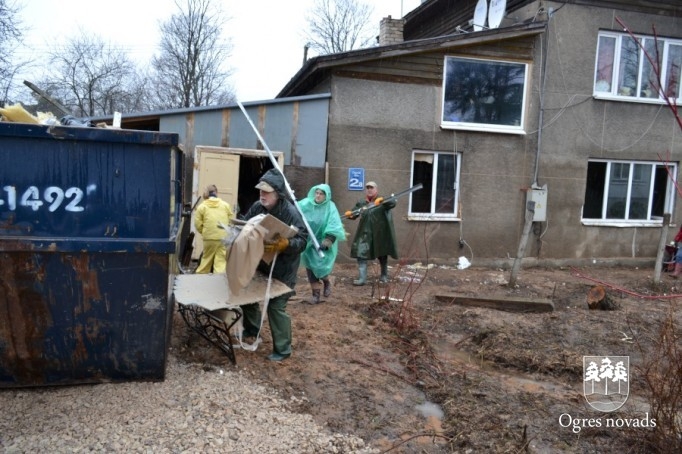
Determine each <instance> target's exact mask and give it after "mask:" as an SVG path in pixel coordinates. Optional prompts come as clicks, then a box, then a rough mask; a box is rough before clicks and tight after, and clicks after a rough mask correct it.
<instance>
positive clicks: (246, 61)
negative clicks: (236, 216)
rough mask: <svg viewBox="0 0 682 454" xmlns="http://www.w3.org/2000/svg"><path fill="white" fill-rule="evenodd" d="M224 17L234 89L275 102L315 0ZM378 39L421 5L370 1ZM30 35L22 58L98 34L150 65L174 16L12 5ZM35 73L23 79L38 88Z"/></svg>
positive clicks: (57, 0)
mask: <svg viewBox="0 0 682 454" xmlns="http://www.w3.org/2000/svg"><path fill="white" fill-rule="evenodd" d="M214 1H216V2H221V5H222V9H223V11H224V12H225V13H226V16H228V17H230V18H231V19H230V20H229V21H228V22H227V24H226V30H225V32H226V33H225V36H226V37H228V38H230V39H231V41H232V45H233V49H232V57H231V60H230V62H231V66H232V69H233V77H232V83H233V86H234V89H235V91H236V93H237V97H238V99H239V100H240V101H242V102H248V101H259V100H265V99H271V98H274V97H275V96H276V95H277V93H278V92H279V91H280V90H281V89H282V88H283V87H284V85H286V83H287V82H288V81H289V80H290V79H291V77H293V76H294V74H296V71H298V69H299V68H300V67H301V64H302V63H303V45H304V43H305V39H304V37H303V31H304V29H305V27H306V21H305V15H306V12H307V11H308V10H309V9H310V8H311V6H312V4H313V0H214ZM367 1H368V2H369V3H371V4H372V5H373V6H374V23H375V24H376V34H377V35H378V34H379V23H380V21H381V19H382V18H383V17H386V16H389V15H390V16H391V17H393V18H394V19H395V18H400V17H401V13H402V15H403V16H404V15H405V14H407V13H408V12H409V11H411V10H413V9H414V8H416V7H417V6H419V4H420V0H367ZM16 3H17V4H19V5H22V4H23V5H24V6H23V9H22V11H21V14H20V18H21V21H22V26H23V27H24V28H25V29H27V32H26V36H25V39H24V44H25V46H26V50H24V51H22V57H29V56H35V57H37V56H39V55H44V54H45V53H46V52H47V51H48V50H49V48H50V46H51V45H53V44H58V43H60V42H63V41H64V40H66V39H68V38H71V37H74V36H76V35H78V34H79V30H80V29H82V30H84V31H86V32H87V33H93V34H96V35H99V36H100V37H101V38H103V39H104V41H106V42H110V43H112V44H114V45H116V46H120V48H122V49H123V50H125V51H126V52H127V53H128V55H129V56H130V57H131V58H133V59H135V60H138V61H143V62H148V61H149V60H150V57H151V56H152V55H153V54H154V52H155V50H156V48H157V45H158V41H159V40H158V36H159V34H158V30H159V23H160V22H161V21H165V20H167V19H168V18H169V17H170V15H171V14H173V13H174V12H176V11H177V9H176V6H175V2H174V1H173V0H114V1H102V2H100V1H95V2H93V1H92V0H16ZM36 72H37V73H38V74H39V73H40V70H39V69H36V68H34V69H33V70H32V72H27V73H24V74H22V75H21V76H20V77H21V79H20V81H21V80H25V79H28V80H31V81H35V80H37V79H38V77H39V76H37V75H36Z"/></svg>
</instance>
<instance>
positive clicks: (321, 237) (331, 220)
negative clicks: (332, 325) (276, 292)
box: [298, 184, 346, 304]
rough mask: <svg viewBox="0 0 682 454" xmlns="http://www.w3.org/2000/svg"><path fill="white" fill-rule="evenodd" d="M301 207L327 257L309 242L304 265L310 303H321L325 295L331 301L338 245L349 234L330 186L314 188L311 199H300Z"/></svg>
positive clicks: (309, 193) (311, 190) (303, 256)
mask: <svg viewBox="0 0 682 454" xmlns="http://www.w3.org/2000/svg"><path fill="white" fill-rule="evenodd" d="M298 205H299V207H300V208H301V212H302V213H303V215H304V216H305V218H306V220H307V221H308V225H309V226H310V228H311V230H312V231H313V232H314V233H315V238H317V242H318V243H319V244H320V249H321V250H322V252H323V254H324V257H321V256H320V254H319V253H318V251H317V250H316V249H315V245H314V243H313V242H312V240H309V241H308V244H307V245H306V248H305V250H304V251H303V254H301V263H302V264H303V266H304V267H305V270H306V274H307V275H308V282H309V283H310V288H311V290H312V299H311V300H309V302H310V304H318V303H320V302H321V297H322V296H324V297H325V298H328V297H329V296H330V295H331V291H332V290H331V281H330V280H329V275H330V274H331V272H332V269H333V268H334V262H335V261H336V255H337V253H338V248H339V246H338V243H339V241H345V240H346V231H345V230H344V228H343V224H342V222H341V216H340V215H339V210H338V209H337V208H336V204H335V203H334V202H333V201H332V190H331V188H330V187H329V185H327V184H318V185H316V186H313V187H312V188H310V190H309V191H308V196H307V197H306V198H305V199H302V200H300V201H299V202H298Z"/></svg>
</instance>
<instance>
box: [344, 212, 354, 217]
mask: <svg viewBox="0 0 682 454" xmlns="http://www.w3.org/2000/svg"><path fill="white" fill-rule="evenodd" d="M343 215H344V216H346V217H347V218H349V217H351V216H353V212H352V211H351V210H348V211H346V212H345V213H343Z"/></svg>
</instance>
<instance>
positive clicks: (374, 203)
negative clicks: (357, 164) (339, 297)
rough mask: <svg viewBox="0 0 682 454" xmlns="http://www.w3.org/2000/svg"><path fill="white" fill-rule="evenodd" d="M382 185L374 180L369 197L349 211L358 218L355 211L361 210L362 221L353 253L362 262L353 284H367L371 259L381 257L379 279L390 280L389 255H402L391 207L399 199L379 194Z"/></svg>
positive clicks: (366, 193)
mask: <svg viewBox="0 0 682 454" xmlns="http://www.w3.org/2000/svg"><path fill="white" fill-rule="evenodd" d="M378 189H379V188H378V186H377V184H376V183H375V182H374V181H370V182H369V183H367V184H366V185H365V198H364V199H363V200H360V201H358V203H356V204H355V207H353V209H352V210H350V211H347V212H346V213H345V214H346V216H347V217H348V219H357V217H358V216H354V215H352V214H349V213H352V212H355V211H359V213H360V214H359V217H360V223H359V224H358V229H357V230H356V232H355V238H354V239H353V244H352V246H351V249H350V256H351V257H353V258H355V259H357V261H358V272H359V276H358V278H357V279H356V280H354V281H353V285H365V284H366V283H367V261H368V260H375V259H379V264H380V265H381V277H380V278H379V282H381V283H386V282H388V256H389V255H390V256H391V257H393V258H394V259H397V258H398V248H397V246H396V241H395V228H394V227H393V217H392V215H391V210H392V209H393V208H394V207H395V204H396V202H395V200H390V201H386V202H384V199H383V197H380V196H379V192H378Z"/></svg>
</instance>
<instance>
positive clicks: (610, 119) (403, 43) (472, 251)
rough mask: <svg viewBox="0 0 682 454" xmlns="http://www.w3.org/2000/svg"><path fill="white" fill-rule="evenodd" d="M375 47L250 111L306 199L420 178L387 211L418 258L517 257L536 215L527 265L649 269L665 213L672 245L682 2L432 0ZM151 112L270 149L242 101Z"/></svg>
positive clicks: (140, 118)
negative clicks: (311, 192)
mask: <svg viewBox="0 0 682 454" xmlns="http://www.w3.org/2000/svg"><path fill="white" fill-rule="evenodd" d="M482 4H485V8H482V7H481V6H482ZM626 27H627V30H626V29H625V28H626ZM630 33H632V34H633V35H630ZM633 36H634V37H636V38H637V39H638V40H639V42H640V43H641V44H642V46H643V47H644V48H646V49H650V50H652V51H653V52H652V53H650V55H655V51H654V50H655V48H656V45H655V44H656V43H658V48H659V52H658V59H659V61H660V66H659V69H660V70H659V71H655V70H654V69H655V67H654V66H653V65H652V62H650V61H649V60H648V59H647V58H646V56H645V55H644V54H643V53H642V51H641V49H640V47H639V46H638V45H637V42H636V41H635V40H634V38H633ZM378 41H379V42H378V45H377V46H375V47H372V48H367V49H361V50H356V51H350V52H345V53H340V54H332V55H325V56H318V57H315V58H312V59H310V60H307V61H306V62H305V63H304V65H303V66H302V67H301V69H300V70H299V71H298V72H297V73H296V74H295V75H294V76H293V77H292V79H291V80H290V81H289V83H287V85H286V86H285V87H283V88H282V90H281V91H280V93H279V94H278V96H277V99H274V100H267V101H260V102H253V103H248V105H247V109H248V110H249V112H250V114H251V117H252V118H253V119H254V121H255V123H256V124H257V125H258V128H259V130H260V132H261V133H262V134H263V136H264V137H265V139H266V141H267V142H268V144H269V147H270V148H271V149H273V150H279V151H282V152H283V153H284V156H285V159H284V164H285V165H284V171H285V174H286V175H287V177H288V178H289V179H290V182H292V187H294V188H295V189H296V192H297V194H301V197H302V196H304V195H305V193H306V191H307V188H308V187H310V184H311V183H316V182H319V181H320V180H322V179H326V180H327V181H328V182H329V184H330V185H331V186H332V189H333V191H334V199H335V202H336V204H337V206H338V207H339V209H340V210H341V211H343V210H345V209H347V208H350V207H352V206H353V205H354V204H355V202H356V201H357V199H359V198H360V197H362V192H361V191H358V190H355V189H361V187H362V184H360V185H359V187H358V186H354V183H355V181H353V178H351V177H353V176H354V175H357V171H358V170H361V171H363V172H364V173H363V176H364V181H369V180H374V181H377V182H378V183H379V185H380V193H382V194H383V195H388V194H390V193H392V192H397V191H399V190H402V189H405V188H407V187H410V186H412V185H415V184H417V183H422V184H423V185H424V189H422V190H420V191H418V192H415V193H413V194H412V196H411V197H405V198H402V199H400V201H399V203H398V206H397V207H396V208H395V210H394V220H395V227H396V233H397V235H398V239H399V243H400V254H401V256H403V257H404V258H406V259H408V260H422V261H423V260H425V259H427V258H428V259H429V260H431V261H444V262H456V260H457V258H458V257H459V256H466V257H467V258H469V259H470V260H472V259H473V261H475V263H476V264H479V265H495V266H506V265H510V264H511V263H512V261H513V259H514V258H515V257H516V256H517V254H518V249H519V243H520V238H521V237H522V232H523V231H524V227H525V226H526V225H527V223H530V222H531V221H532V225H531V226H532V228H531V229H530V238H529V241H528V246H527V249H526V251H525V253H524V254H523V255H525V257H526V259H525V262H527V263H538V264H548V265H556V264H588V263H593V262H595V261H597V262H598V263H603V262H605V261H608V262H612V263H617V262H618V263H620V262H622V263H633V264H634V263H650V262H651V261H652V260H653V259H654V257H656V254H657V252H658V249H659V246H658V245H659V239H660V237H661V234H662V232H665V229H662V225H663V215H664V214H665V213H671V214H672V222H673V224H674V226H673V227H672V228H671V229H670V230H669V231H668V233H667V236H668V238H666V240H667V241H670V240H672V237H673V236H674V234H675V232H676V231H677V225H679V224H680V222H682V212H680V209H679V207H678V205H679V204H678V203H677V199H678V197H679V194H678V192H677V190H676V183H675V181H677V179H678V175H679V161H680V157H681V156H682V129H681V126H680V123H679V118H676V116H675V115H674V114H673V113H672V110H671V108H670V107H669V106H668V104H667V103H666V100H665V98H664V97H667V98H668V100H669V101H670V102H671V103H672V105H673V106H674V105H677V106H679V105H680V104H682V92H681V90H680V67H681V66H682V2H680V1H665V2H664V1H648V0H647V1H640V0H621V1H617V0H608V1H599V0H593V1H583V0H568V1H563V2H558V1H557V2H552V1H530V0H508V1H506V2H503V1H500V0H492V1H487V2H485V1H483V0H481V1H477V0H462V1H454V0H427V1H425V2H423V3H422V4H421V5H420V6H419V7H417V8H416V9H415V10H413V11H412V12H410V13H409V14H407V15H406V16H405V17H404V18H402V19H392V18H390V17H388V18H385V19H384V20H382V23H381V30H380V35H379V39H378ZM655 58H656V57H654V61H655ZM657 75H658V76H660V89H659V80H658V77H656V76H657ZM150 120H153V121H158V124H157V125H156V126H158V128H159V130H161V131H164V132H179V133H180V135H181V142H182V143H183V144H184V146H185V150H186V152H187V153H188V156H189V157H190V158H191V150H193V148H194V146H195V145H216V146H221V147H241V148H254V149H257V148H260V149H262V146H261V145H260V144H259V143H258V141H257V138H256V136H255V134H254V133H253V131H251V130H250V128H249V126H248V125H247V124H246V122H245V121H244V119H243V116H242V115H241V113H240V112H239V109H238V108H237V107H236V106H222V107H207V108H201V109H185V110H179V111H173V112H160V113H155V114H152V115H147V116H145V115H124V119H123V125H124V127H130V128H145V129H146V128H147V127H154V125H153V124H146V123H145V122H147V123H148V122H149V121H150ZM153 121H152V123H153ZM354 172H355V173H354ZM249 184H250V183H249ZM241 190H242V188H240V191H241ZM243 190H244V191H247V190H249V191H250V190H252V187H251V186H249V187H246V186H245V187H244V188H243ZM529 201H532V202H535V203H534V206H535V210H534V212H529V211H528V210H527V208H528V205H529V204H528V202H529ZM347 227H348V230H349V231H350V232H351V233H354V228H355V223H353V222H348V223H347ZM349 250H350V245H349V244H348V243H347V244H346V246H344V248H342V249H341V253H340V255H339V260H344V259H349V257H348V252H349Z"/></svg>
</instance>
